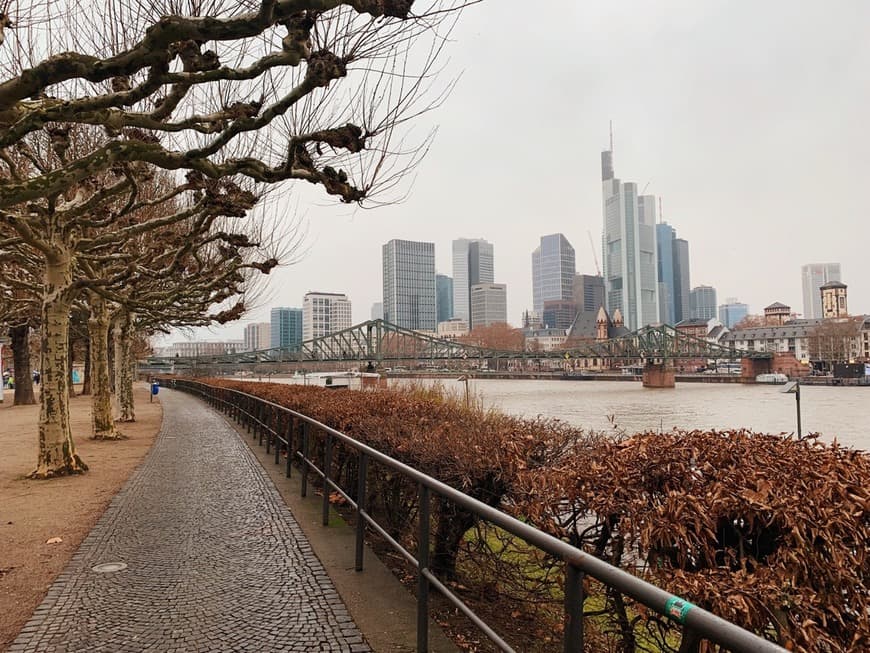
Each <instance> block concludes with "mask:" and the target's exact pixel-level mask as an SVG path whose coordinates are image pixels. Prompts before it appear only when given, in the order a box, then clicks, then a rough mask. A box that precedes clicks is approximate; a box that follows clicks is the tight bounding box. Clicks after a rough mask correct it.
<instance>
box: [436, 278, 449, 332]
mask: <svg viewBox="0 0 870 653" xmlns="http://www.w3.org/2000/svg"><path fill="white" fill-rule="evenodd" d="M435 306H436V308H437V311H436V312H437V314H438V318H437V319H438V323H439V324H440V323H441V322H446V321H447V320H449V319H450V318H451V317H453V278H452V277H448V276H447V275H446V274H436V275H435Z"/></svg>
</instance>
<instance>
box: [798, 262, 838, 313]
mask: <svg viewBox="0 0 870 653" xmlns="http://www.w3.org/2000/svg"><path fill="white" fill-rule="evenodd" d="M842 280H843V279H842V277H841V275H840V264H839V263H810V264H808V265H802V266H801V288H802V290H803V299H804V318H806V319H813V318H817V317H822V296H821V293H820V292H819V289H820V288H821V287H822V286H824V285H825V284H826V283H829V282H831V281H842Z"/></svg>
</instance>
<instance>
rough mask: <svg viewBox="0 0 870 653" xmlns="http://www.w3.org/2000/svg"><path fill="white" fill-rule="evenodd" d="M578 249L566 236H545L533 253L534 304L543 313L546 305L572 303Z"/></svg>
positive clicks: (535, 308)
mask: <svg viewBox="0 0 870 653" xmlns="http://www.w3.org/2000/svg"><path fill="white" fill-rule="evenodd" d="M576 270H577V266H576V260H575V257H574V248H573V247H571V243H569V242H568V239H567V238H565V236H564V235H563V234H550V235H548V236H541V242H540V244H539V245H538V247H537V248H535V251H534V252H532V304H533V308H534V310H536V311H538V312H539V313H541V314H543V311H544V302H546V301H551V300H559V301H572V300H573V298H574V276H575V275H576Z"/></svg>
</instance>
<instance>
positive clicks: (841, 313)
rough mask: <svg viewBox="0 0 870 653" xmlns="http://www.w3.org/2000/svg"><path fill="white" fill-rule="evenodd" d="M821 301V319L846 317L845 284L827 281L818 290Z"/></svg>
mask: <svg viewBox="0 0 870 653" xmlns="http://www.w3.org/2000/svg"><path fill="white" fill-rule="evenodd" d="M819 293H820V295H821V301H822V317H823V318H825V319H827V318H831V317H847V316H848V315H849V306H848V304H847V303H846V284H845V283H840V282H839V281H829V282H828V283H826V284H825V285H823V286H822V287H821V288H819Z"/></svg>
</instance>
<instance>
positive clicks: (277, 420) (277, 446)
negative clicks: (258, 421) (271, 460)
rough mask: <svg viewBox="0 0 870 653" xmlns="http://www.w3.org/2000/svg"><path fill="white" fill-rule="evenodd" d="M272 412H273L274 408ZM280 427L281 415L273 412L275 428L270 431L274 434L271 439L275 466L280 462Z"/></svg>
mask: <svg viewBox="0 0 870 653" xmlns="http://www.w3.org/2000/svg"><path fill="white" fill-rule="evenodd" d="M272 410H273V411H275V409H274V408H273V409H272ZM280 425H281V413H279V412H277V411H275V426H274V428H273V429H272V431H273V432H274V436H273V437H274V438H275V464H276V465H277V464H278V463H279V462H281V445H280V440H279V439H278V427H279V426H280Z"/></svg>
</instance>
